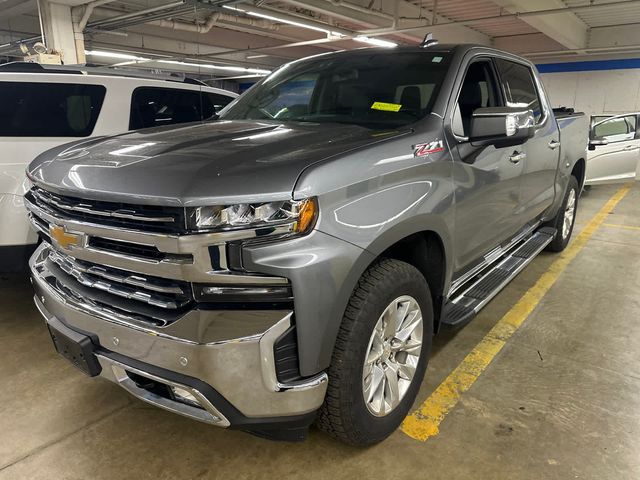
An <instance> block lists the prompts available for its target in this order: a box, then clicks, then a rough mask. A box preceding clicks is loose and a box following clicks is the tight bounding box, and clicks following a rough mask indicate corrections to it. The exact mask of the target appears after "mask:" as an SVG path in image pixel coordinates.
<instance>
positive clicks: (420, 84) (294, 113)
mask: <svg viewBox="0 0 640 480" xmlns="http://www.w3.org/2000/svg"><path fill="white" fill-rule="evenodd" d="M448 59H449V58H448V55H447V54H444V53H434V52H407V53H402V52H401V53H398V52H393V51H389V52H383V53H381V52H371V53H364V52H363V53H362V54H359V55H351V56H343V55H339V56H336V57H324V58H323V57H316V58H313V59H309V60H303V61H301V62H294V63H292V64H289V65H286V66H284V67H283V68H281V69H279V70H277V71H276V72H274V73H273V74H271V75H270V76H268V77H267V78H265V79H264V80H263V81H262V82H260V83H259V84H258V85H256V86H255V87H254V88H252V89H251V90H249V91H248V92H247V93H246V94H245V95H243V96H242V97H240V99H238V101H237V102H235V103H234V104H232V105H230V106H229V108H228V109H226V110H223V111H222V112H221V115H220V117H221V118H224V119H225V120H280V121H299V122H316V123H349V124H355V125H360V126H364V127H367V128H397V127H400V126H404V125H408V124H410V123H414V122H416V121H417V120H419V119H421V118H423V117H424V116H425V115H427V114H428V113H429V112H430V111H431V108H432V106H433V103H434V102H435V99H436V96H437V94H438V91H439V89H440V85H441V83H442V80H443V79H444V76H445V74H446V71H447V68H448Z"/></svg>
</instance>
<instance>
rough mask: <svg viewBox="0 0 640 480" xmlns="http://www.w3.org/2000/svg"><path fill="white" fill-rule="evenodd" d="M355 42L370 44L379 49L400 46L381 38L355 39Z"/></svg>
mask: <svg viewBox="0 0 640 480" xmlns="http://www.w3.org/2000/svg"><path fill="white" fill-rule="evenodd" d="M354 40H356V41H357V42H362V43H368V44H370V45H376V46H377V47H397V46H398V44H397V43H394V42H390V41H389V40H382V39H381V38H371V37H362V36H361V37H355V38H354Z"/></svg>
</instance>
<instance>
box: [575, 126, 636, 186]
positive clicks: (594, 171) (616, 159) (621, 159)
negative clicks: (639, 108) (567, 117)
mask: <svg viewBox="0 0 640 480" xmlns="http://www.w3.org/2000/svg"><path fill="white" fill-rule="evenodd" d="M590 140H591V143H590V147H589V153H588V155H587V174H586V175H587V180H586V183H587V184H589V185H596V184H605V183H624V182H627V181H629V180H633V179H635V178H636V172H637V170H638V164H639V162H640V125H638V115H637V114H631V115H616V116H614V117H609V118H606V117H604V118H603V117H593V119H592V126H591V131H590Z"/></svg>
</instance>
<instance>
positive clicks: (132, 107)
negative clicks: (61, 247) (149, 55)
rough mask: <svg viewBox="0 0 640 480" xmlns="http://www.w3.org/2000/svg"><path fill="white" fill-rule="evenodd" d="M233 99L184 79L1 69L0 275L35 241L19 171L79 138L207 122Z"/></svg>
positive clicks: (18, 66) (33, 67) (15, 66)
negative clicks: (44, 153) (43, 154)
mask: <svg viewBox="0 0 640 480" xmlns="http://www.w3.org/2000/svg"><path fill="white" fill-rule="evenodd" d="M237 96H238V95H237V94H235V93H233V92H229V91H226V90H221V89H218V88H213V87H209V86H206V85H205V84H203V83H200V82H197V81H195V80H190V79H181V78H176V79H175V80H174V79H172V78H171V77H167V79H158V78H157V77H156V78H153V77H149V76H144V74H142V75H138V74H137V73H131V72H126V73H123V72H120V71H118V70H112V69H103V68H98V69H96V68H88V67H82V66H67V67H60V66H55V67H45V66H41V65H37V64H24V63H10V64H5V65H0V99H2V101H0V152H1V154H0V271H6V270H13V269H15V268H16V267H19V266H20V265H21V264H23V263H25V261H26V258H27V256H28V254H29V252H30V251H31V250H32V249H33V245H34V244H35V243H36V241H37V236H36V235H35V234H34V233H33V231H32V230H31V229H30V228H29V222H28V220H27V217H26V213H25V210H24V206H23V201H22V196H23V193H24V192H25V191H26V190H25V188H26V176H25V168H26V167H27V165H28V164H29V163H30V162H31V161H32V160H33V159H34V158H35V157H36V156H37V155H39V154H40V153H42V152H44V151H45V150H48V149H50V148H53V147H56V146H58V145H61V144H64V143H68V142H72V141H74V140H80V139H83V138H88V137H97V136H103V135H113V134H116V133H121V132H125V131H128V130H137V129H140V128H148V127H155V126H163V125H171V124H176V123H186V122H196V121H203V120H207V119H209V118H211V117H213V116H214V115H215V114H216V113H217V112H218V110H220V109H221V108H222V107H224V106H226V105H227V104H228V103H230V102H231V101H232V100H233V99H234V98H235V97H237Z"/></svg>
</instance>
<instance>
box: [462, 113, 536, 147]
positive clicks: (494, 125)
mask: <svg viewBox="0 0 640 480" xmlns="http://www.w3.org/2000/svg"><path fill="white" fill-rule="evenodd" d="M535 123H536V121H535V117H534V116H533V112H532V111H531V110H523V109H522V108H517V107H490V108H478V109H476V110H474V111H473V113H472V114H471V126H470V129H469V140H470V141H471V142H474V143H484V144H495V143H505V142H506V143H509V144H518V143H522V142H524V141H525V140H527V139H529V138H531V137H533V135H534V133H535V128H534V127H535Z"/></svg>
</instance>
